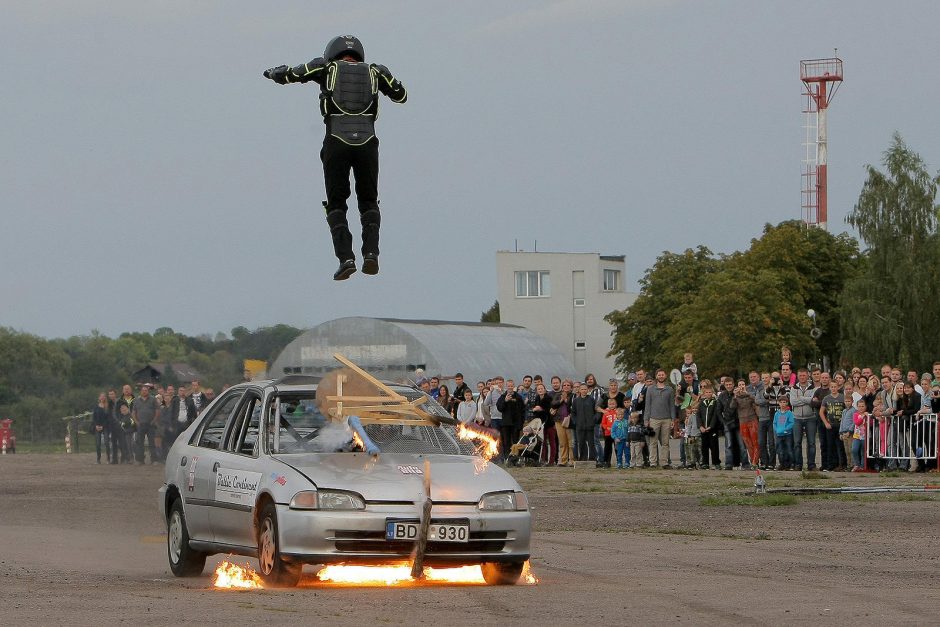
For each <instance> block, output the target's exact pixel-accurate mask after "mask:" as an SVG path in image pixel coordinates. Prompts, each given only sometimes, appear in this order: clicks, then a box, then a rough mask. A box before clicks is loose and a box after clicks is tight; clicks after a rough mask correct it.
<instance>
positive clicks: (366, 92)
mask: <svg viewBox="0 0 940 627" xmlns="http://www.w3.org/2000/svg"><path fill="white" fill-rule="evenodd" d="M270 78H271V80H273V81H275V82H276V83H280V84H282V85H284V84H288V83H308V82H311V81H313V82H315V83H317V84H318V85H320V113H321V114H322V115H323V121H324V123H325V124H326V137H325V138H324V139H323V148H322V149H321V150H320V160H321V161H322V162H323V178H324V181H325V183H326V198H327V199H326V202H325V203H324V208H325V209H326V221H327V224H329V226H330V234H331V235H332V238H333V250H334V252H335V253H336V257H337V258H338V259H339V260H340V262H342V261H346V260H347V259H354V258H355V255H354V254H353V250H352V234H351V233H350V232H349V224H348V222H347V220H346V210H347V205H346V201H347V199H348V198H349V195H350V191H351V190H350V187H349V171H350V170H352V172H353V176H355V179H356V200H357V201H358V204H359V218H360V221H361V223H362V254H363V255H370V254H371V255H376V256H377V255H378V254H379V226H380V222H381V216H380V214H379V200H378V195H379V193H378V180H379V139H378V137H376V136H375V118H376V116H377V115H378V107H379V100H378V92H381V93H383V94H385V95H386V96H388V98H389V99H390V100H391V101H392V102H396V103H403V102H405V101H406V100H407V99H408V93H407V91H405V88H404V86H403V85H402V84H401V81H399V80H397V79H396V78H395V77H393V76H392V74H391V72H389V71H388V68H386V67H385V66H383V65H376V64H368V63H360V62H356V61H325V60H324V59H322V58H317V59H314V60H313V61H310V62H309V63H304V64H302V65H298V66H295V67H293V68H287V67H286V66H282V67H280V68H275V70H274V71H273V72H272V73H271V76H270Z"/></svg>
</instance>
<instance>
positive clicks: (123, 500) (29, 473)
mask: <svg viewBox="0 0 940 627" xmlns="http://www.w3.org/2000/svg"><path fill="white" fill-rule="evenodd" d="M513 473H514V474H515V475H516V476H517V478H518V479H519V480H520V482H521V483H522V484H523V486H524V487H525V488H526V490H527V491H528V492H529V495H530V502H531V504H532V507H533V517H534V537H533V542H532V555H533V557H532V568H533V571H534V573H535V574H536V575H537V576H538V577H539V578H540V580H541V581H540V583H539V584H538V585H536V586H514V587H485V586H440V585H435V586H416V587H408V588H396V589H384V588H365V589H364V588H335V587H330V586H326V585H323V584H319V583H317V582H316V581H315V578H314V576H313V574H314V572H315V569H314V568H310V567H308V569H307V570H306V571H305V577H304V581H303V582H302V586H301V587H300V588H298V589H294V590H261V591H219V590H214V589H212V583H211V579H210V577H209V574H210V573H211V571H212V570H213V569H214V567H215V565H216V564H217V563H218V562H219V561H220V559H222V558H223V557H224V556H216V557H213V558H210V560H209V564H208V566H207V568H206V574H205V575H204V576H203V577H199V578H195V579H177V578H175V577H173V575H172V574H171V573H170V571H169V568H168V566H167V562H166V549H165V525H164V523H163V521H162V520H161V519H160V517H159V514H158V511H157V501H156V494H157V493H156V490H157V488H158V487H159V486H160V485H161V483H162V477H163V467H162V466H108V465H97V464H95V463H94V456H93V455H89V454H82V455H64V454H62V455H41V454H34V455H22V454H18V455H7V456H2V457H0V477H2V480H0V537H2V538H3V540H2V547H3V548H2V550H0V585H2V589H3V591H4V596H5V603H4V613H3V616H4V620H3V622H4V624H13V625H25V624H29V625H52V624H56V625H62V624H69V625H93V624H116V623H124V622H127V623H132V624H135V625H149V624H160V625H165V624H167V623H173V622H180V621H182V622H196V621H198V622H200V623H202V624H233V623H235V622H236V621H238V622H239V623H240V624H244V621H263V622H265V623H267V624H272V625H273V624H288V623H292V624H296V623H298V622H300V621H303V622H315V621H319V620H323V621H329V623H330V624H360V625H361V624H377V623H378V624H383V623H384V624H446V625H459V624H471V623H472V624H476V625H494V624H504V625H505V624H510V625H512V624H533V623H544V622H545V621H546V620H551V621H558V622H562V621H563V622H565V623H569V624H572V623H573V624H585V623H592V624H594V623H599V624H634V623H639V622H642V623H646V624H676V623H680V624H695V625H711V624H716V625H717V624H722V625H725V624H744V623H746V624H768V625H769V624H794V623H817V624H818V623H821V622H825V623H827V624H838V625H841V624H850V623H851V624H853V625H856V626H857V625H860V624H876V623H877V624H882V625H883V624H918V625H919V624H926V623H928V622H933V621H934V620H935V618H936V616H937V614H938V611H940V597H938V594H937V592H936V591H937V587H938V582H940V576H938V574H937V571H938V564H940V542H938V541H937V540H936V539H935V538H934V534H935V531H936V530H937V529H938V528H940V524H938V523H940V515H938V512H940V510H938V504H937V500H936V499H935V498H934V497H932V496H929V495H925V494H900V495H899V494H889V495H875V496H854V495H853V496H848V497H846V496H839V497H802V496H801V497H796V498H790V497H783V498H775V499H766V500H762V501H755V500H754V498H753V497H750V496H748V497H744V495H745V494H746V493H747V492H749V486H751V485H752V484H753V475H752V474H751V473H747V472H724V471H718V472H716V471H704V472H702V471H699V472H692V471H680V470H673V471H650V470H629V471H617V470H596V469H594V468H578V469H571V468H530V469H514V470H513ZM767 476H768V482H769V487H780V486H784V485H799V486H835V485H848V484H859V485H924V484H925V483H938V484H940V478H938V477H937V475H932V474H931V475H923V474H917V475H914V474H906V473H905V474H904V475H901V476H893V477H884V476H882V477H879V476H875V475H853V474H825V475H809V476H807V477H804V476H802V475H800V474H799V473H768V475H767ZM772 503H778V504H777V505H776V506H771V504H772ZM236 561H239V562H245V561H246V560H245V558H236ZM252 565H254V564H253V560H252Z"/></svg>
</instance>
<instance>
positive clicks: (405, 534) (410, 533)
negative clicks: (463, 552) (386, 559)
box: [385, 522, 470, 542]
mask: <svg viewBox="0 0 940 627" xmlns="http://www.w3.org/2000/svg"><path fill="white" fill-rule="evenodd" d="M420 528H421V526H420V525H419V524H418V523H409V522H387V523H385V539H386V540H417V539H418V530H419V529H420ZM469 539H470V525H453V524H434V523H432V524H431V528H430V529H429V530H428V541H429V542H466V541H467V540H469Z"/></svg>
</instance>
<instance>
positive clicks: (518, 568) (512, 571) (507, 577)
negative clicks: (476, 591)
mask: <svg viewBox="0 0 940 627" xmlns="http://www.w3.org/2000/svg"><path fill="white" fill-rule="evenodd" d="M523 566H525V562H483V564H482V565H481V570H482V571H483V580H484V581H486V583H488V584H489V585H491V586H511V585H514V584H515V583H516V582H518V581H519V577H520V576H521V575H522V567H523Z"/></svg>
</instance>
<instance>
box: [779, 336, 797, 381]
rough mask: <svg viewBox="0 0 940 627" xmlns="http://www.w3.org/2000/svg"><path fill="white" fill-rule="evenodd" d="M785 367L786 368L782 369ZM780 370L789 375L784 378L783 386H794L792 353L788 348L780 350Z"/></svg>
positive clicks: (794, 375) (784, 347) (794, 376)
mask: <svg viewBox="0 0 940 627" xmlns="http://www.w3.org/2000/svg"><path fill="white" fill-rule="evenodd" d="M784 366H786V368H784ZM780 370H785V371H786V372H788V373H789V376H787V377H786V380H785V381H784V382H783V384H784V385H787V386H789V387H791V388H792V387H793V386H794V385H796V373H795V372H793V353H792V352H791V351H790V347H789V346H783V347H781V349H780Z"/></svg>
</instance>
